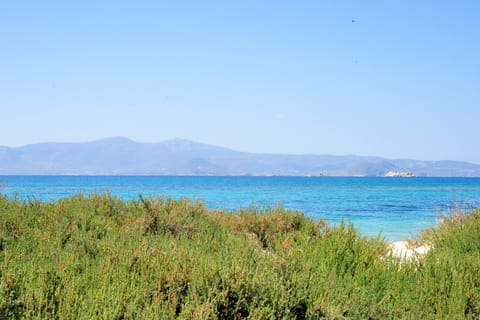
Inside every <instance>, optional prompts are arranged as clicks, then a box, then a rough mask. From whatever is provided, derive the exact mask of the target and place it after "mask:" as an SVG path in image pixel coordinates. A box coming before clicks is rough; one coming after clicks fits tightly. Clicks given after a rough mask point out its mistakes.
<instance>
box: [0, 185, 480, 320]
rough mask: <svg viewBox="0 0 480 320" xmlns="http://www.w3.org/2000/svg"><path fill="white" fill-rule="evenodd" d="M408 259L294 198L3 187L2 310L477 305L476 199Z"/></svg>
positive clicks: (269, 314)
mask: <svg viewBox="0 0 480 320" xmlns="http://www.w3.org/2000/svg"><path fill="white" fill-rule="evenodd" d="M416 241H417V242H421V243H425V244H428V246H429V247H431V249H430V250H429V252H428V253H427V254H425V255H424V256H422V257H419V258H418V259H412V260H409V261H405V260H402V259H398V258H396V257H393V256H392V255H391V254H389V249H388V248H389V247H388V243H387V242H386V241H385V240H383V239H381V238H380V237H379V238H369V237H363V236H361V235H360V234H359V233H358V232H357V231H356V230H355V229H354V228H353V227H352V226H351V225H349V224H344V223H341V224H339V225H336V226H333V225H328V224H326V223H325V222H324V221H314V220H312V219H309V218H307V217H305V216H304V215H303V214H302V213H300V212H293V211H290V210H287V209H284V208H283V207H282V206H277V207H274V208H258V207H251V208H241V209H238V210H235V211H228V212H227V211H219V210H208V209H207V208H206V207H205V206H204V204H203V203H202V202H201V201H197V202H192V201H189V200H186V199H182V200H173V199H169V198H143V197H142V196H139V198H138V199H136V200H131V201H123V200H120V199H118V198H116V197H113V196H111V195H110V194H108V193H107V194H104V195H98V194H93V195H90V196H84V195H82V194H80V195H78V196H75V197H71V198H67V199H62V200H58V201H56V202H42V201H37V200H21V199H18V198H15V197H13V198H9V197H6V196H1V195H0V319H172V318H181V319H240V318H249V319H323V318H326V319H393V318H395V319H417V318H425V319H434V318H435V319H437V318H438V319H463V318H465V319H477V318H478V317H479V316H480V210H474V211H472V212H468V213H462V212H458V213H455V214H451V215H449V216H445V217H444V219H443V222H442V223H440V224H439V225H438V226H436V227H435V228H432V229H429V230H426V231H424V232H423V234H422V235H421V236H419V238H418V239H416Z"/></svg>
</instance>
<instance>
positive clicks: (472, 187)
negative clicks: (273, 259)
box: [0, 176, 480, 240]
mask: <svg viewBox="0 0 480 320" xmlns="http://www.w3.org/2000/svg"><path fill="white" fill-rule="evenodd" d="M106 189H108V190H109V191H110V193H112V194H113V195H116V196H119V197H120V198H122V199H133V198H137V197H138V194H139V193H142V194H143V195H144V196H161V195H167V196H171V197H174V198H182V197H187V198H190V199H194V200H195V199H203V200H204V201H205V203H206V205H207V206H208V207H209V208H226V209H235V208H239V207H246V206H250V205H252V204H253V205H259V206H273V205H275V204H278V203H283V205H284V206H285V207H286V208H290V209H294V210H300V211H303V212H305V213H306V214H307V215H308V216H310V217H313V218H323V219H326V220H327V221H329V222H331V223H338V222H339V221H340V220H341V219H342V218H343V219H345V220H346V221H351V222H352V223H353V224H354V225H355V226H356V227H357V228H358V229H359V230H360V231H361V232H362V234H365V235H370V236H376V235H378V234H379V233H380V232H381V234H382V236H385V237H386V238H387V239H388V240H400V239H403V238H406V237H411V236H412V235H414V234H415V233H416V232H418V231H420V230H421V229H423V228H425V227H427V226H430V225H433V224H434V223H435V222H436V220H437V218H438V210H443V211H449V210H453V209H455V208H457V207H460V208H463V209H471V208H474V207H480V178H408V179H405V178H357V177H355V178H353V177H148V176H1V177H0V193H3V194H6V195H9V196H12V195H14V194H18V195H19V196H20V197H21V198H25V199H28V198H30V199H41V200H45V201H48V200H57V199H60V198H64V197H68V196H71V195H74V194H77V193H79V192H84V193H86V194H89V193H92V192H98V193H102V192H104V191H105V190H106Z"/></svg>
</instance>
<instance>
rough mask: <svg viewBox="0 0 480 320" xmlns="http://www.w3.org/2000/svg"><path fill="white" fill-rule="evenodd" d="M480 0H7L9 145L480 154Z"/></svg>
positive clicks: (479, 158) (1, 46)
mask: <svg viewBox="0 0 480 320" xmlns="http://www.w3.org/2000/svg"><path fill="white" fill-rule="evenodd" d="M479 14H480V1H442V0H436V1H433V0H430V1H428V0H426V1H380V0H379V1H358V0H355V1H353V0H352V1H342V0H338V1H333V0H332V1H317V0H316V1H301V0H300V1H283V0H275V1H258V0H246V1H208V0H204V1H142V0H139V1H118V0H117V1H107V0H105V1H90V0H84V1H75V2H74V1H48V0H45V1H27V0H25V1H18V0H12V1H11V0H2V1H0V145H3V146H10V147H15V146H21V145H25V144H31V143H37V142H46V141H57V142H80V141H91V140H96V139H101V138H106V137H112V136H124V137H129V138H131V139H133V140H135V141H139V142H159V141H163V140H167V139H171V138H175V137H178V138H184V139H189V140H194V141H198V142H203V143H208V144H213V145H219V146H225V147H230V148H232V149H235V150H240V151H250V152H261V153H293V154H335V155H344V154H357V155H375V156H382V157H387V158H414V159H420V160H443V159H450V160H462V161H470V162H474V163H480V143H479V140H480V139H479V137H480V130H479V129H478V127H479V126H478V123H479V121H480V19H479V17H478V16H479Z"/></svg>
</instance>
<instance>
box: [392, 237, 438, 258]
mask: <svg viewBox="0 0 480 320" xmlns="http://www.w3.org/2000/svg"><path fill="white" fill-rule="evenodd" d="M429 250H430V246H429V245H420V246H416V247H414V246H409V245H408V242H407V241H395V242H392V243H391V244H390V252H391V254H392V256H394V257H397V258H400V259H405V260H411V259H415V258H417V257H419V256H423V255H425V254H426V253H427V252H428V251H429Z"/></svg>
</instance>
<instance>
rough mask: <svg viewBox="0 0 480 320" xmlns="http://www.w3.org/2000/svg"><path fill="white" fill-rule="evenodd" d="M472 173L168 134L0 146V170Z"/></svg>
mask: <svg viewBox="0 0 480 320" xmlns="http://www.w3.org/2000/svg"><path fill="white" fill-rule="evenodd" d="M389 172H400V173H401V172H411V173H413V174H414V175H415V176H432V177H435V176H436V177H439V176H443V177H457V176H463V177H478V176H480V165H477V164H472V163H467V162H459V161H419V160H411V159H398V160H395V159H385V158H380V157H366V156H355V155H347V156H334V155H289V154H255V153H247V152H239V151H235V150H232V149H228V148H224V147H218V146H213V145H207V144H202V143H197V142H192V141H188V140H183V139H173V140H167V141H163V142H158V143H139V142H135V141H132V140H130V139H127V138H108V139H103V140H98V141H92V142H85V143H39V144H31V145H26V146H23V147H17V148H9V147H0V174H3V175H30V174H31V175H70V174H71V175H265V176H268V175H284V176H308V175H312V176H319V175H329V176H385V175H386V174H387V173H389Z"/></svg>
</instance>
